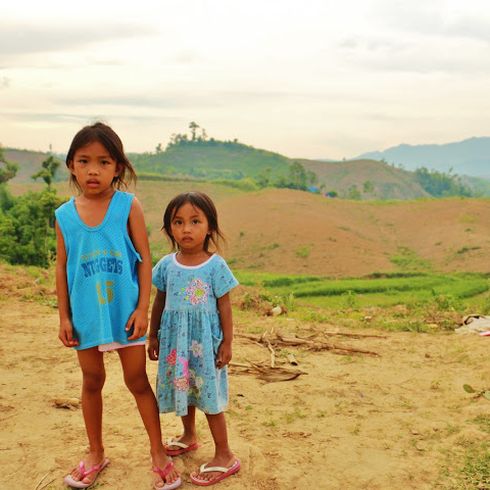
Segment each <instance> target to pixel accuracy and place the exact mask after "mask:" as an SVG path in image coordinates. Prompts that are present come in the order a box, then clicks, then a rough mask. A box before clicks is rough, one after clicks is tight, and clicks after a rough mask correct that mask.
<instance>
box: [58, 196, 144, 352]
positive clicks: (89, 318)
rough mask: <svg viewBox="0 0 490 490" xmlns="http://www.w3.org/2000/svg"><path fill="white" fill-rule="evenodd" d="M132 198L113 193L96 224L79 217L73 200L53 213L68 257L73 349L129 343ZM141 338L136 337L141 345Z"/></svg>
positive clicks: (133, 279) (133, 274)
mask: <svg viewBox="0 0 490 490" xmlns="http://www.w3.org/2000/svg"><path fill="white" fill-rule="evenodd" d="M133 198H134V196H133V195H132V194H128V193H126V192H121V191H115V193H114V195H113V196H112V199H111V201H110V203H109V207H108V208H107V212H106V215H105V217H104V219H103V221H102V223H100V224H99V225H97V226H88V225H86V224H85V223H84V222H83V221H82V219H81V218H80V216H79V214H78V212H77V209H76V206H75V199H74V198H73V197H72V198H71V199H70V200H69V201H68V202H66V203H64V204H62V205H61V206H60V207H59V208H58V209H57V210H56V211H55V215H56V220H57V222H58V226H59V228H60V230H61V233H62V235H63V240H64V242H65V249H66V255H67V263H66V274H67V281H68V294H69V297H70V308H71V319H72V323H73V328H74V330H75V335H76V337H77V339H78V341H79V345H78V346H77V347H75V349H77V350H81V349H88V348H90V347H94V346H97V345H100V344H108V343H111V342H119V343H121V344H130V343H131V341H128V335H130V334H131V332H126V331H125V327H126V323H127V321H128V319H129V317H130V315H131V313H133V311H134V310H135V308H136V305H137V303H138V297H139V286H138V275H137V263H138V261H139V262H141V257H140V255H139V254H138V252H137V251H136V249H135V248H134V245H133V243H132V242H131V238H130V237H129V234H128V218H129V212H130V210H131V204H132V202H133ZM141 340H144V338H143V339H141V338H140V339H137V341H139V342H140V341H141Z"/></svg>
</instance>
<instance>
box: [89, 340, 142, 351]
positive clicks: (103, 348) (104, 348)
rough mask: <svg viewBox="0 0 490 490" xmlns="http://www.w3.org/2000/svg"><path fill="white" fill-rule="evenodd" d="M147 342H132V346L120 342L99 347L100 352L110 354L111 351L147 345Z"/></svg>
mask: <svg viewBox="0 0 490 490" xmlns="http://www.w3.org/2000/svg"><path fill="white" fill-rule="evenodd" d="M145 344H146V340H139V341H138V342H131V343H130V344H120V343H119V342H109V343H108V344H101V345H99V346H98V349H99V351H100V352H108V351H110V350H117V349H124V347H131V346H133V345H145Z"/></svg>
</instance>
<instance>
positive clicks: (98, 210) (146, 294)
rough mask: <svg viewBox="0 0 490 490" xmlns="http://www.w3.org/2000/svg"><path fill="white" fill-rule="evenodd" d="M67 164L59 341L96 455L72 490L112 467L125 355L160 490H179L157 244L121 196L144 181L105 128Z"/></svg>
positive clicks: (75, 147) (95, 130)
mask: <svg viewBox="0 0 490 490" xmlns="http://www.w3.org/2000/svg"><path fill="white" fill-rule="evenodd" d="M66 165H67V167H68V169H69V171H70V172H71V183H72V184H74V186H75V187H76V188H77V189H78V191H79V193H78V195H77V196H76V197H74V198H73V197H72V198H71V199H70V201H68V202H67V203H65V204H63V205H62V206H60V207H59V208H58V209H57V210H56V234H57V258H56V289H57V295H58V310H59V316H60V330H59V338H60V340H61V341H62V342H63V344H64V345H65V346H67V347H73V348H74V349H75V350H76V351H77V354H78V362H79V364H80V368H81V370H82V375H83V385H82V411H83V417H84V420H85V428H86V431H87V437H88V443H89V451H88V454H87V455H86V456H85V457H84V458H83V459H82V461H81V462H80V464H79V465H78V466H77V467H76V468H75V469H73V471H72V472H71V473H70V474H69V475H67V476H66V477H65V483H66V484H67V485H69V486H71V487H75V488H87V487H89V486H91V485H92V484H93V483H94V482H95V479H96V478H97V476H98V475H99V473H100V472H101V471H102V470H103V469H104V468H105V467H106V466H107V465H108V464H109V460H108V459H107V458H106V457H105V453H104V445H103V442H102V387H103V385H104V381H105V370H104V358H103V352H104V351H108V350H116V349H117V353H118V354H119V358H120V360H121V364H122V368H123V371H124V380H125V382H126V385H127V387H128V388H129V390H130V391H131V393H132V394H133V395H134V398H135V399H136V404H137V406H138V410H139V412H140V415H141V418H142V419H143V423H144V425H145V428H146V430H147V432H148V436H149V439H150V446H151V447H150V452H151V458H152V462H153V471H154V472H155V480H154V488H155V489H157V490H161V489H165V490H170V489H173V488H177V487H178V486H179V485H180V484H181V480H180V477H179V476H178V474H177V473H176V471H175V469H174V468H173V463H172V461H171V459H170V458H169V457H168V456H167V455H166V453H165V450H164V447H163V444H162V442H161V431H160V420H159V414H158V406H157V403H156V399H155V395H154V394H153V391H152V389H151V386H150V384H149V382H148V377H147V375H146V368H145V362H146V354H145V334H146V329H147V326H148V307H149V302H150V289H151V258H150V250H149V246H148V236H147V233H146V227H145V221H144V218H143V211H142V208H141V205H140V203H139V202H138V200H137V199H136V198H135V197H134V196H133V195H132V194H128V193H126V192H122V191H120V190H119V189H120V188H125V187H126V179H127V180H128V181H131V180H135V177H136V176H135V173H134V170H133V167H132V166H131V163H130V162H129V160H128V159H127V157H126V156H125V154H124V151H123V145H122V142H121V140H120V139H119V137H118V136H117V134H116V133H115V132H114V131H113V130H112V129H111V128H110V127H109V126H107V125H105V124H102V123H96V124H93V125H91V126H86V127H85V128H83V129H81V130H80V131H79V132H78V133H77V134H76V135H75V137H74V139H73V141H72V144H71V146H70V149H69V151H68V155H67V157H66ZM121 485H122V486H124V484H123V483H121Z"/></svg>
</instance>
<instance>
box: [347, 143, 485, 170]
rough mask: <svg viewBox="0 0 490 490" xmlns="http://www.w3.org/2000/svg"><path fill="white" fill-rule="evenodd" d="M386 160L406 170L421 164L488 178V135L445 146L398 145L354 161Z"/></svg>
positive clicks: (356, 158)
mask: <svg viewBox="0 0 490 490" xmlns="http://www.w3.org/2000/svg"><path fill="white" fill-rule="evenodd" d="M358 159H371V160H385V161H386V162H388V163H394V164H395V165H402V166H403V168H405V169H406V170H415V169H417V168H420V167H426V168H428V169H433V170H438V171H440V172H449V170H450V169H452V172H453V173H455V174H458V175H469V176H472V177H483V178H487V179H488V178H490V137H480V138H469V139H466V140H463V141H460V142H457V143H447V144H444V145H405V144H402V145H398V146H394V147H392V148H388V149H387V150H383V151H371V152H368V153H363V154H362V155H359V156H357V157H355V158H354V159H353V160H358Z"/></svg>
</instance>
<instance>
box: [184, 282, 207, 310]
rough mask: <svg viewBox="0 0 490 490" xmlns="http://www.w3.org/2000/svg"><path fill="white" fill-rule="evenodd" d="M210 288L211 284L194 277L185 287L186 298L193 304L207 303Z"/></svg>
mask: <svg viewBox="0 0 490 490" xmlns="http://www.w3.org/2000/svg"><path fill="white" fill-rule="evenodd" d="M210 289H211V288H210V286H209V284H206V283H205V282H204V281H203V280H202V279H192V281H191V282H190V284H189V285H188V286H187V287H186V288H185V289H183V291H184V294H185V296H184V300H185V301H189V302H190V304H191V305H202V304H206V303H207V302H208V295H209V291H210Z"/></svg>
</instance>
